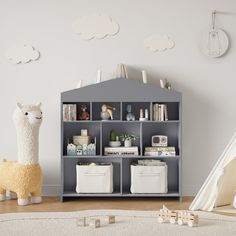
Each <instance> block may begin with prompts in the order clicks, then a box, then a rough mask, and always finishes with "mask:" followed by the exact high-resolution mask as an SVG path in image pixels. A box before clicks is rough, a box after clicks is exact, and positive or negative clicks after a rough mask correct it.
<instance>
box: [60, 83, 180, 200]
mask: <svg viewBox="0 0 236 236" xmlns="http://www.w3.org/2000/svg"><path fill="white" fill-rule="evenodd" d="M181 100H182V96H181V93H179V92H176V91H174V90H167V89H161V88H160V87H159V86H157V85H154V84H143V83H142V82H141V81H136V80H127V79H123V78H116V79H113V80H109V81H104V82H102V83H99V84H94V85H90V86H86V87H82V88H79V89H74V90H70V91H66V92H63V93H62V94H61V195H60V197H61V200H62V201H63V200H65V199H69V198H79V197H176V198H179V199H180V200H181V199H182V144H181V143H182V142H181V141H182V138H181V127H182V120H181V113H182V112H181V109H182V103H181V102H182V101H181ZM157 103H158V104H165V105H166V106H167V111H168V120H163V121H156V120H154V119H153V105H154V104H157ZM64 104H76V106H77V119H76V120H74V121H64V120H63V105H64ZM103 104H107V105H109V106H111V107H114V108H115V110H114V111H113V117H114V120H108V121H103V120H102V119H101V107H102V105H103ZM128 104H130V105H131V107H132V113H134V115H135V121H127V120H126V113H127V111H126V108H127V105H128ZM81 105H86V107H87V111H88V112H89V114H90V119H89V120H80V119H79V112H80V107H81ZM140 109H143V110H144V109H148V115H149V119H148V120H147V121H139V114H140V113H139V112H140ZM82 129H87V130H88V135H89V136H92V137H96V155H95V156H67V144H68V142H71V139H72V137H73V136H74V135H80V132H81V130H82ZM111 129H114V130H115V132H116V133H117V134H118V135H122V134H125V133H126V134H127V133H128V134H134V135H136V136H138V137H139V139H137V140H135V141H133V142H132V145H133V146H138V150H139V153H138V154H139V155H138V156H105V155H104V148H105V147H106V146H108V143H109V137H110V130H111ZM153 135H166V136H168V146H174V147H175V149H176V156H166V157H159V156H151V157H150V156H144V149H145V147H149V146H151V137H152V136H153ZM139 159H158V160H163V161H165V162H166V163H167V166H168V192H167V193H165V194H144V193H143V194H132V193H131V192H130V164H131V163H133V162H136V161H137V160H139ZM77 162H80V163H89V162H99V163H112V164H113V167H114V171H113V181H114V183H113V184H114V192H113V193H111V194H78V193H76V191H75V188H76V163H77Z"/></svg>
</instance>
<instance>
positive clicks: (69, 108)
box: [63, 104, 77, 121]
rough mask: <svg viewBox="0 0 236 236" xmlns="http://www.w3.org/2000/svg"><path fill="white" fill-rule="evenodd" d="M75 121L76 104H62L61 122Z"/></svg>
mask: <svg viewBox="0 0 236 236" xmlns="http://www.w3.org/2000/svg"><path fill="white" fill-rule="evenodd" d="M76 119H77V106H76V104H63V121H75V120H76Z"/></svg>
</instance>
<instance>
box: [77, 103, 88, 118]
mask: <svg viewBox="0 0 236 236" xmlns="http://www.w3.org/2000/svg"><path fill="white" fill-rule="evenodd" d="M80 109H81V112H80V113H79V119H80V120H89V113H88V112H87V106H86V105H81V107H80Z"/></svg>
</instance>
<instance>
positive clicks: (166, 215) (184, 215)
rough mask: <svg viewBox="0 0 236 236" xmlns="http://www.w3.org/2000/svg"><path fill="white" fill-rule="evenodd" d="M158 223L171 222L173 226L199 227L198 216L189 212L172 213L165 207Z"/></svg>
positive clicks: (160, 213) (159, 213)
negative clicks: (176, 224)
mask: <svg viewBox="0 0 236 236" xmlns="http://www.w3.org/2000/svg"><path fill="white" fill-rule="evenodd" d="M157 220H158V222H159V223H164V222H169V223H171V224H175V223H178V224H179V225H185V224H187V225H188V226H190V227H193V226H197V225H198V215H196V214H194V213H191V212H189V211H171V210H169V209H168V208H167V207H166V206H165V205H163V208H162V209H160V211H159V212H158V219H157Z"/></svg>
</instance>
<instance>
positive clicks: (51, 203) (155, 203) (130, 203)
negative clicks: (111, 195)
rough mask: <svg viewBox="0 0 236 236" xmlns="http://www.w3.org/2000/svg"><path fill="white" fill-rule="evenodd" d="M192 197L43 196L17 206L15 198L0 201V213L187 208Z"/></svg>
mask: <svg viewBox="0 0 236 236" xmlns="http://www.w3.org/2000/svg"><path fill="white" fill-rule="evenodd" d="M192 199H193V198H192V197H184V199H183V202H179V201H178V199H168V200H166V199H123V198H122V199H119V198H118V199H101V198H95V199H76V200H70V201H65V202H63V203H62V202H60V201H59V198H55V197H44V198H43V203H41V204H34V205H28V206H18V205H17V202H16V200H6V201H4V202H0V213H10V212H47V211H50V212H53V211H60V212H64V211H79V210H90V209H122V210H159V209H160V208H162V205H163V204H165V205H166V206H167V207H168V208H170V209H182V210H185V209H188V207H189V205H190V203H191V201H192Z"/></svg>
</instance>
